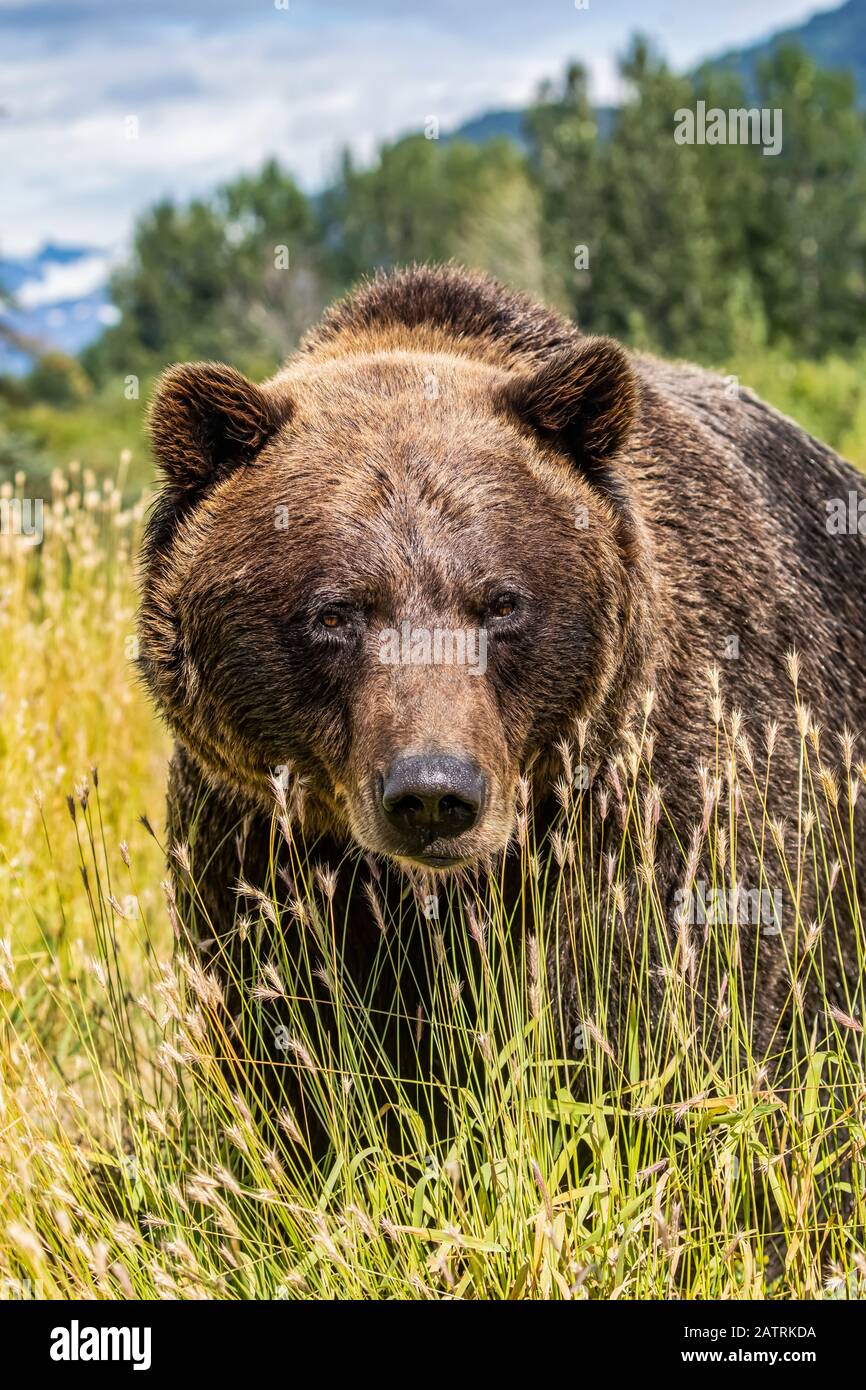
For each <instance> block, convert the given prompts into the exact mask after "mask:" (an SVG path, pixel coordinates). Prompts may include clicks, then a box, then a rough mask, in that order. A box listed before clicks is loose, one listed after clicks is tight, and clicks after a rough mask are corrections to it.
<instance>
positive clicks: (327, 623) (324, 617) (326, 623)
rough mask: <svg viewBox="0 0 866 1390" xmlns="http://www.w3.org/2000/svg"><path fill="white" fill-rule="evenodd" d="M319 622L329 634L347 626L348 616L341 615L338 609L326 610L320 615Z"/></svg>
mask: <svg viewBox="0 0 866 1390" xmlns="http://www.w3.org/2000/svg"><path fill="white" fill-rule="evenodd" d="M319 622H320V623H321V625H322V627H326V628H327V629H328V631H329V632H336V631H337V630H338V629H339V628H341V627H345V626H346V622H347V618H346V614H345V613H341V612H340V610H339V609H338V608H324V609H323V610H322V612H321V613H320V614H319Z"/></svg>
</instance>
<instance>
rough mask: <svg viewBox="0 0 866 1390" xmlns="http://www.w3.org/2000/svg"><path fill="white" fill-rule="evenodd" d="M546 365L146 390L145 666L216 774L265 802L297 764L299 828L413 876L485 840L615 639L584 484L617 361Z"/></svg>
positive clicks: (602, 496)
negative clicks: (154, 469)
mask: <svg viewBox="0 0 866 1390" xmlns="http://www.w3.org/2000/svg"><path fill="white" fill-rule="evenodd" d="M545 371H546V376H544V375H543V374H522V375H521V374H515V373H514V372H509V373H506V372H505V371H503V370H502V369H500V368H497V367H493V366H490V365H487V364H484V363H479V362H477V361H471V360H469V359H466V358H459V357H454V356H449V355H446V354H442V355H437V354H427V355H422V354H409V353H389V354H387V355H378V356H376V355H371V356H369V357H354V358H351V359H346V358H336V357H335V358H334V359H333V360H326V361H324V362H322V361H319V362H316V363H313V364H311V365H310V366H309V367H307V368H303V369H301V368H294V369H292V370H291V371H290V372H287V373H285V374H284V375H283V376H282V377H277V378H275V379H274V381H273V382H271V383H269V384H266V385H265V386H264V387H256V386H253V385H252V384H251V383H249V382H246V381H245V380H244V379H243V378H242V377H240V376H239V375H238V374H237V373H234V372H232V371H231V370H230V369H228V368H220V367H213V366H200V367H182V368H177V369H173V371H172V372H171V373H169V374H168V375H167V377H166V378H164V380H163V383H162V384H161V388H160V391H159V394H158V396H157V398H156V402H155V405H154V411H153V416H152V428H153V437H154V443H155V447H156V452H157V455H158V457H159V459H160V461H161V463H162V465H163V468H164V471H165V474H166V485H165V488H164V491H163V493H162V496H161V499H160V502H159V504H158V508H157V511H156V513H155V515H154V518H153V520H152V523H151V533H150V541H149V547H148V553H147V568H146V579H145V587H144V595H143V604H142V619H141V635H142V664H143V669H144V671H145V674H146V676H147V679H148V681H149V684H150V686H151V688H152V690H153V691H154V693H155V694H156V696H157V699H158V701H159V702H160V704H161V706H162V708H163V710H164V712H165V713H166V714H167V716H168V718H169V719H170V721H171V722H172V724H173V726H174V727H175V729H176V731H177V732H178V734H179V735H180V737H181V738H182V739H183V740H184V742H186V743H187V745H188V746H189V747H190V748H191V749H192V751H193V752H194V753H195V754H196V755H197V757H198V758H199V760H200V761H201V763H202V764H203V766H204V767H205V769H206V770H207V771H209V772H210V773H211V775H212V776H213V777H214V778H215V779H216V780H217V781H223V782H226V783H228V784H229V785H230V786H232V787H234V788H235V789H239V790H241V791H242V792H244V793H245V794H247V795H248V796H251V797H255V798H257V799H258V800H259V801H260V802H264V803H266V804H268V805H270V806H273V803H274V792H273V786H272V781H271V778H272V776H273V774H274V771H275V769H289V770H290V772H291V774H292V775H293V776H295V777H297V778H298V779H299V786H300V788H301V789H302V794H301V796H300V797H299V804H300V805H301V806H303V807H304V808H305V810H306V813H307V814H308V815H309V817H310V819H311V821H313V822H314V823H315V824H316V825H317V826H318V827H320V828H326V829H330V830H335V831H337V832H342V833H346V832H348V833H349V834H350V835H351V836H352V837H353V838H354V840H355V841H356V842H357V843H358V844H359V845H360V846H362V847H364V848H366V849H369V850H372V851H373V852H375V853H381V854H385V855H388V856H391V857H393V858H395V859H398V860H401V861H404V862H405V861H409V862H412V863H415V864H422V865H424V866H426V867H429V868H448V867H452V866H454V865H457V864H464V863H468V862H472V861H475V860H477V859H479V858H484V857H486V856H489V855H491V854H494V853H496V852H498V851H500V850H501V849H502V848H503V847H504V846H505V844H506V842H507V840H508V837H509V835H510V834H511V832H512V829H513V826H514V820H515V802H516V793H517V785H518V779H519V777H520V776H521V774H523V773H524V772H527V771H531V770H532V768H533V767H543V766H546V763H547V762H548V761H549V754H550V752H551V750H552V749H553V748H554V747H555V745H556V743H557V741H558V740H559V739H560V738H561V737H562V736H563V734H567V733H568V732H569V731H570V730H571V729H572V728H573V724H574V720H575V719H576V718H578V717H581V716H583V715H586V714H589V713H591V712H592V711H593V709H595V708H598V707H599V706H600V704H601V703H602V702H603V699H604V695H605V692H606V690H607V689H608V687H609V685H610V683H611V681H612V679H613V677H614V672H615V669H616V663H617V660H618V655H619V650H620V647H621V642H622V621H623V619H622V607H623V602H624V600H623V594H624V584H625V579H624V574H623V550H622V526H623V522H622V515H621V507H620V506H619V505H618V504H617V503H616V502H615V501H613V500H611V497H610V495H608V491H607V490H604V489H603V488H602V487H600V486H599V477H600V476H601V470H602V469H603V468H605V467H606V462H607V458H608V455H609V454H610V453H611V452H612V451H613V450H614V449H615V448H616V447H617V446H618V445H619V443H620V442H621V439H622V437H623V433H624V431H625V429H626V428H627V427H628V423H629V422H630V418H631V410H632V406H633V400H632V397H631V395H630V382H631V378H630V376H626V373H628V372H629V368H628V367H627V364H626V363H625V359H624V358H623V357H622V354H621V353H620V351H619V349H617V348H616V347H615V345H612V344H608V343H606V341H605V340H586V343H585V346H584V350H583V352H582V353H581V354H574V353H572V360H571V361H570V362H569V363H563V362H554V363H553V364H552V365H551V367H549V368H547V369H545ZM566 451H567V453H566ZM576 452H579V453H580V454H581V457H582V459H583V462H584V464H585V467H583V468H581V467H579V466H577V464H576V462H575V457H574V455H575V453H576ZM593 469H595V470H597V472H598V475H599V477H593V476H592V470H593Z"/></svg>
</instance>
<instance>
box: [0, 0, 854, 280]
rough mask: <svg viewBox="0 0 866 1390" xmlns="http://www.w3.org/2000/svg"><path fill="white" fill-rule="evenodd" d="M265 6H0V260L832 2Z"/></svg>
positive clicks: (323, 175)
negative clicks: (236, 178)
mask: <svg viewBox="0 0 866 1390" xmlns="http://www.w3.org/2000/svg"><path fill="white" fill-rule="evenodd" d="M282 3H283V0H231V2H230V0H63V3H55V0H0V251H2V252H5V253H7V254H22V253H25V252H28V251H31V250H33V249H34V247H36V246H37V245H38V244H40V243H41V242H43V241H45V240H48V239H51V240H55V241H62V242H83V243H87V244H91V245H96V246H100V247H106V248H109V249H112V250H117V249H120V248H121V247H122V246H123V243H124V241H125V239H126V238H127V236H128V234H129V228H130V225H131V222H132V218H133V217H134V215H135V213H136V212H137V211H139V210H140V209H141V208H143V207H145V206H147V205H148V204H149V203H151V202H152V201H154V200H155V199H156V198H157V197H160V196H162V195H164V194H171V195H174V196H178V197H183V196H187V195H190V194H192V193H197V192H203V191H206V190H207V189H209V188H211V187H213V186H214V185H215V184H217V183H219V182H220V181H222V180H223V179H226V178H228V177H229V176H231V175H232V174H234V173H236V172H238V171H239V170H242V169H254V168H256V167H257V166H258V165H259V164H260V163H261V162H262V160H263V159H264V158H265V157H266V156H267V155H276V156H278V157H279V159H280V160H281V161H282V162H283V163H284V164H285V165H286V166H287V167H289V168H290V169H292V170H293V171H294V172H295V174H296V175H297V176H298V178H299V179H300V181H301V182H302V184H303V185H304V186H305V187H307V188H310V189H313V188H317V187H319V186H321V185H322V184H323V183H324V182H326V181H327V179H328V176H329V174H330V172H331V170H332V169H333V168H334V164H335V161H336V157H337V153H338V151H339V149H340V148H341V147H342V146H343V145H346V144H349V145H351V146H352V147H353V149H355V150H356V151H357V152H358V153H359V154H360V155H361V156H362V157H368V156H369V155H371V154H372V153H373V151H374V150H375V148H376V145H377V143H378V142H379V141H381V140H383V139H386V138H391V137H393V136H395V135H398V134H400V133H402V132H404V131H406V130H410V129H416V128H419V127H420V126H422V125H423V124H424V121H425V120H426V119H427V117H429V116H431V115H432V116H436V117H437V118H438V119H439V122H440V126H441V128H442V129H443V130H447V129H448V128H450V127H453V126H455V125H457V124H459V123H460V122H461V121H462V120H464V119H465V118H466V117H468V116H471V115H475V114H476V113H477V112H479V111H481V110H484V109H487V108H490V107H498V106H517V105H520V104H522V103H524V102H526V101H527V100H529V99H530V97H531V95H532V93H533V91H534V90H535V88H536V86H537V84H538V82H539V81H540V80H541V79H542V78H543V77H545V76H550V75H554V74H556V73H557V72H559V71H560V70H561V69H562V67H563V65H564V64H565V62H566V60H568V59H569V58H572V57H575V58H578V59H579V60H580V61H581V62H583V63H584V64H585V65H586V66H587V67H588V69H589V70H590V72H591V74H592V81H593V88H594V93H595V96H596V98H597V100H599V101H610V100H615V99H616V97H617V93H618V87H617V78H616V58H617V55H618V54H619V53H621V52H622V50H623V48H624V47H625V45H626V44H627V42H628V38H629V35H630V34H631V33H633V32H634V31H635V30H637V29H640V30H641V31H642V32H644V33H647V34H649V35H650V36H651V37H652V38H654V39H655V41H656V43H657V44H658V46H659V47H660V48H661V49H662V51H663V52H665V54H666V55H667V57H668V58H669V60H670V61H671V62H672V63H673V64H674V65H675V66H678V67H687V66H688V65H690V64H691V63H693V62H694V61H695V60H696V59H698V58H700V57H702V56H704V55H706V54H708V53H715V52H718V51H719V50H722V49H724V48H727V47H730V46H731V45H733V44H740V43H744V42H747V41H751V40H753V39H756V38H759V37H763V36H764V35H766V34H768V33H770V32H772V31H773V30H775V29H778V28H782V27H785V26H787V25H788V24H791V23H797V22H799V21H800V20H802V19H804V18H805V17H806V16H808V15H809V14H813V13H815V12H816V11H817V10H821V9H825V10H827V9H834V8H837V7H838V3H839V0H823V2H822V0H760V3H755V0H726V2H725V3H724V4H708V3H706V0H703V2H702V0H589V8H588V9H586V10H578V9H577V8H576V6H575V0H524V3H518V0H422V2H421V3H419V2H418V0H355V2H354V3H348V0H347V3H343V4H338V3H333V0H288V5H289V8H288V9H284V8H277V6H278V5H281V4H282ZM129 117H134V118H135V122H137V132H138V134H137V138H129V135H130V133H131V132H134V130H135V123H131V122H130V121H129V120H128V118H129Z"/></svg>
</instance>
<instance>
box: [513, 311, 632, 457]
mask: <svg viewBox="0 0 866 1390" xmlns="http://www.w3.org/2000/svg"><path fill="white" fill-rule="evenodd" d="M500 401H501V404H503V405H505V406H506V407H507V408H508V409H509V410H511V411H512V412H513V413H514V414H515V415H517V416H518V417H519V419H521V420H522V421H523V423H524V424H526V425H528V426H529V427H530V428H531V429H534V430H536V431H537V432H538V433H539V434H540V435H541V436H542V437H543V438H545V439H548V440H550V441H551V442H552V443H555V444H556V445H558V447H560V448H563V449H564V450H565V451H566V452H567V453H570V454H572V455H573V456H574V457H575V458H576V459H577V460H578V462H583V463H585V464H586V465H588V467H589V471H590V472H592V471H593V468H594V467H598V466H599V465H603V464H604V463H605V462H606V461H607V459H609V458H610V457H611V455H612V454H614V453H616V451H617V450H618V449H619V448H621V447H622V445H623V444H624V443H625V440H626V438H627V436H628V434H629V431H630V430H631V427H632V425H633V424H634V421H635V417H636V415H637V404H638V387H637V380H636V378H635V375H634V372H633V371H632V368H631V366H630V364H629V360H628V358H627V357H626V355H625V352H624V351H623V349H622V348H621V347H620V345H619V343H616V342H614V340H613V339H612V338H582V339H579V340H578V341H577V342H576V343H575V344H574V346H573V347H567V348H562V349H560V351H559V352H557V353H555V354H554V355H553V356H552V357H551V358H549V360H548V361H547V362H545V363H543V364H542V366H540V367H539V368H538V369H537V370H536V371H534V372H521V373H518V374H517V375H516V376H515V377H514V378H513V379H512V380H511V381H510V382H508V383H507V385H506V386H505V387H504V388H502V391H501V396H500Z"/></svg>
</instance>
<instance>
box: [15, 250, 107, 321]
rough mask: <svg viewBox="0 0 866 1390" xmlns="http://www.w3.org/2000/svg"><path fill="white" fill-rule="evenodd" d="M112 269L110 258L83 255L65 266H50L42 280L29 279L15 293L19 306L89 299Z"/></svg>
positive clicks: (39, 305) (39, 306)
mask: <svg viewBox="0 0 866 1390" xmlns="http://www.w3.org/2000/svg"><path fill="white" fill-rule="evenodd" d="M109 268H110V262H109V257H108V256H104V255H99V256H82V257H81V258H80V259H79V260H76V261H70V262H69V263H68V264H66V265H63V264H61V265H49V266H48V267H47V268H46V271H45V274H44V275H43V276H42V278H41V279H39V280H26V281H25V282H24V284H23V285H21V286H20V287H19V289H18V290H16V292H15V302H16V304H17V306H18V307H19V308H20V309H39V308H41V307H42V305H44V304H64V303H66V302H67V301H69V300H74V299H86V297H87V296H88V295H89V294H92V293H93V291H94V290H98V289H99V288H100V287H101V286H102V285H104V284H105V281H106V278H107V276H108V272H109Z"/></svg>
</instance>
